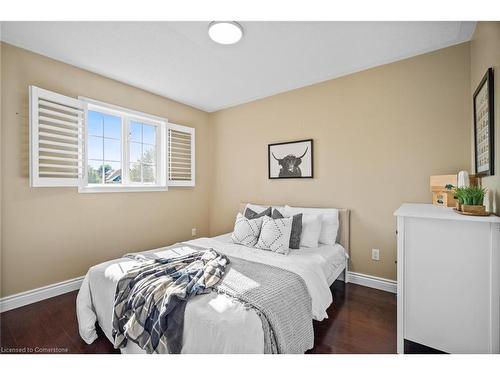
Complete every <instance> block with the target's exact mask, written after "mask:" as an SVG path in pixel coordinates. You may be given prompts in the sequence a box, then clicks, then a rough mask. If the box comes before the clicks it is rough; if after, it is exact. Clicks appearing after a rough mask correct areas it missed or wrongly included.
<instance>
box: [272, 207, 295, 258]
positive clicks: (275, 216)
mask: <svg viewBox="0 0 500 375" xmlns="http://www.w3.org/2000/svg"><path fill="white" fill-rule="evenodd" d="M271 217H272V218H273V219H282V218H284V216H283V214H282V213H281V212H279V211H278V210H277V209H276V208H275V209H274V210H273V216H271ZM292 217H293V220H292V233H291V234H290V249H298V248H300V235H301V234H302V214H297V215H293V216H292Z"/></svg>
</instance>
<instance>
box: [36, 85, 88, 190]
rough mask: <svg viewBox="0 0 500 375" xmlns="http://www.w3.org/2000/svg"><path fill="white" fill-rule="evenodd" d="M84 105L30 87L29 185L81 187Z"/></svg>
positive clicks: (68, 98)
mask: <svg viewBox="0 0 500 375" xmlns="http://www.w3.org/2000/svg"><path fill="white" fill-rule="evenodd" d="M83 121H84V114H83V104H82V103H81V102H80V101H79V100H77V99H74V98H70V97H67V96H64V95H60V94H57V93H54V92H51V91H48V90H44V89H41V88H38V87H35V86H30V185H31V186H32V187H38V186H78V184H79V182H80V181H81V178H82V168H83V155H82V154H83V153H82V150H83Z"/></svg>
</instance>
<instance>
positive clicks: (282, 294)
mask: <svg viewBox="0 0 500 375" xmlns="http://www.w3.org/2000/svg"><path fill="white" fill-rule="evenodd" d="M179 247H189V248H191V249H192V250H193V251H195V252H194V253H191V254H188V255H183V256H180V257H176V258H157V259H154V258H155V255H153V254H147V253H146V254H144V253H143V254H135V255H132V257H133V258H134V259H138V260H143V263H142V264H140V265H139V266H138V267H136V268H133V269H131V270H130V271H129V272H127V274H125V275H124V276H123V277H122V279H120V281H119V282H118V285H117V288H116V293H115V308H114V316H113V338H114V340H115V347H124V346H125V345H126V342H127V339H130V340H132V341H133V342H135V343H136V344H138V345H139V346H140V347H141V348H142V349H144V350H146V352H148V353H180V351H181V349H182V335H183V329H184V310H185V307H186V303H187V301H188V299H189V298H190V297H191V296H194V295H196V294H201V293H206V292H209V291H210V288H212V289H214V290H215V291H217V292H218V293H224V294H226V295H229V296H231V297H232V298H235V299H236V300H238V301H240V302H242V303H243V304H245V306H247V307H248V308H251V309H253V310H255V312H256V313H257V315H258V316H259V317H260V319H261V322H262V328H263V331H264V352H265V353H287V354H291V353H304V352H305V351H306V350H308V349H310V348H312V347H313V344H314V333H313V326H312V319H313V318H312V303H311V297H310V295H309V292H308V290H307V285H306V284H305V282H304V280H303V279H302V278H301V277H300V276H299V275H297V274H295V273H293V272H290V271H287V270H284V269H281V268H278V267H274V266H270V265H266V264H262V263H255V262H251V261H248V260H244V259H240V258H237V257H234V256H232V257H231V259H230V262H229V259H228V258H227V257H226V256H225V255H221V254H219V253H217V252H216V251H215V250H213V249H209V250H205V249H202V248H200V247H197V246H193V245H187V244H177V245H173V246H171V247H170V248H169V249H174V250H175V249H176V248H179ZM229 263H230V267H226V266H227V265H229ZM226 268H227V269H226ZM221 278H222V280H221Z"/></svg>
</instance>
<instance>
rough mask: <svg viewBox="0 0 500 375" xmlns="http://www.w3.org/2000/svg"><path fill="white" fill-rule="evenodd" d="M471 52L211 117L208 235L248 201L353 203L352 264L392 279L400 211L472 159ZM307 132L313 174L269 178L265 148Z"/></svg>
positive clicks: (420, 60) (414, 61)
mask: <svg viewBox="0 0 500 375" xmlns="http://www.w3.org/2000/svg"><path fill="white" fill-rule="evenodd" d="M469 52H470V51H469V44H468V43H465V44H461V45H458V46H454V47H450V48H446V49H443V50H439V51H436V52H433V53H428V54H425V55H421V56H417V57H414V58H411V59H407V60H403V61H399V62H396V63H392V64H389V65H384V66H381V67H377V68H374V69H370V70H367V71H363V72H359V73H356V74H352V75H349V76H346V77H342V78H339V79H335V80H331V81H327V82H324V83H320V84H316V85H313V86H309V87H305V88H301V89H298V90H294V91H290V92H286V93H283V94H279V95H276V96H272V97H269V98H265V99H262V100H257V101H254V102H252V103H248V104H244V105H240V106H237V107H233V108H230V109H226V110H222V111H219V112H216V113H213V114H211V115H210V123H211V126H212V132H213V134H212V135H213V145H212V153H213V163H214V177H213V183H214V186H213V190H212V192H213V194H212V204H211V206H210V232H211V234H212V235H215V234H219V233H223V232H228V231H230V230H231V228H232V225H233V222H234V214H235V212H236V210H237V208H238V203H239V202H241V201H251V202H275V203H277V204H280V203H288V204H291V205H304V206H330V207H346V208H349V209H351V210H352V217H351V251H352V253H351V255H352V268H351V270H352V271H355V272H361V273H365V274H370V275H375V276H380V277H385V278H389V279H395V278H396V266H395V260H396V237H395V229H396V225H395V219H394V217H393V215H392V214H393V212H394V210H395V209H396V208H398V206H399V205H400V204H401V203H402V202H430V200H431V194H430V193H429V176H430V175H432V174H446V173H455V172H457V171H458V170H460V169H464V168H468V167H469V165H470V138H469V131H470V122H469V119H470V113H471V110H470V63H469V62H470V55H469ZM304 138H313V139H314V159H315V161H314V173H315V176H314V177H315V178H314V179H312V180H309V179H304V180H268V178H267V145H268V144H269V143H275V142H281V141H290V140H298V139H304ZM372 248H379V249H380V250H381V254H380V257H381V260H380V261H378V262H376V261H372V260H371V259H370V253H371V249H372Z"/></svg>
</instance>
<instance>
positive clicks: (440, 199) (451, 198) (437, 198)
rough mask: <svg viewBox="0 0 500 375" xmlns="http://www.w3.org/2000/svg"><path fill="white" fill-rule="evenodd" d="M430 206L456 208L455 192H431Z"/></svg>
mask: <svg viewBox="0 0 500 375" xmlns="http://www.w3.org/2000/svg"><path fill="white" fill-rule="evenodd" d="M432 204H435V205H437V206H444V207H456V205H457V200H456V199H455V192H454V191H453V190H451V191H449V190H443V191H433V192H432Z"/></svg>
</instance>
